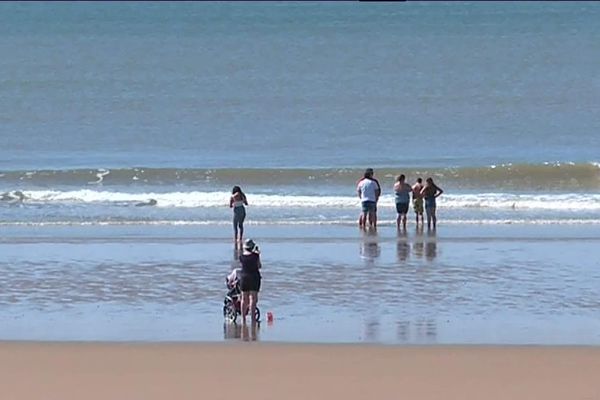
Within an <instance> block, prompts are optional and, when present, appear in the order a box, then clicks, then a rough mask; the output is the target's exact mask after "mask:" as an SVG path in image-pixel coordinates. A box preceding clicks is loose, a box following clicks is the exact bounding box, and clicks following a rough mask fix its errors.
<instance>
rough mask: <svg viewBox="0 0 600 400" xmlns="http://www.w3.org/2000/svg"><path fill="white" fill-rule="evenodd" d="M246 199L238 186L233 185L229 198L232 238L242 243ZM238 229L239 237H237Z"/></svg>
mask: <svg viewBox="0 0 600 400" xmlns="http://www.w3.org/2000/svg"><path fill="white" fill-rule="evenodd" d="M247 205H248V200H247V199H246V195H245V194H244V192H242V189H241V188H240V187H239V186H234V187H233V190H232V191H231V197H230V198H229V208H233V235H234V236H233V240H234V241H235V243H236V244H238V243H239V244H240V245H241V244H242V239H243V237H244V220H245V219H246V207H244V206H247ZM238 231H239V237H238Z"/></svg>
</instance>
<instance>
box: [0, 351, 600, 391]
mask: <svg viewBox="0 0 600 400" xmlns="http://www.w3.org/2000/svg"><path fill="white" fill-rule="evenodd" d="M0 360H1V362H0V398H2V399H6V400H12V399H36V400H37V399H45V400H52V399H57V400H59V399H60V400H69V399H78V400H84V399H87V400H92V399H103V400H117V399H127V400H134V399H144V400H151V399H180V400H183V399H228V400H230V399H233V398H238V399H250V400H254V399H256V400H259V399H260V400H263V399H278V400H284V399H350V400H352V399H357V400H358V399H361V400H362V399H401V398H402V399H404V398H406V399H420V400H427V399H461V400H464V399H478V400H491V399H512V400H514V399H544V400H549V399H561V400H564V399H569V400H573V399H600V347H480V346H471V347H469V346H466V347H438V346H431V347H397V346H370V345H305V344H293V345H292V344H289V345H288V344H265V343H242V342H240V343H233V344H232V343H221V344H218V343H217V344H115V343H107V344H103V343H94V344H85V343H22V342H4V343H0Z"/></svg>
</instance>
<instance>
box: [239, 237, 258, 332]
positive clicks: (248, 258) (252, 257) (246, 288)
mask: <svg viewBox="0 0 600 400" xmlns="http://www.w3.org/2000/svg"><path fill="white" fill-rule="evenodd" d="M240 264H241V265H242V271H241V273H240V290H241V291H242V302H241V311H242V322H243V323H244V324H246V314H248V311H250V319H251V321H252V323H253V324H255V323H256V322H257V321H256V304H257V303H258V292H259V291H260V281H261V279H262V278H261V275H260V268H261V267H262V264H261V262H260V250H259V249H258V246H257V245H256V243H254V240H252V239H246V241H245V242H244V250H243V252H242V255H241V256H240Z"/></svg>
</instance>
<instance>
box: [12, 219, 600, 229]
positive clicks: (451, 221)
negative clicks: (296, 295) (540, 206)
mask: <svg viewBox="0 0 600 400" xmlns="http://www.w3.org/2000/svg"><path fill="white" fill-rule="evenodd" d="M395 224H396V221H395V220H380V221H378V225H379V226H395ZM599 224H600V219H579V218H573V219H522V218H521V219H472V220H471V219H469V220H465V219H445V220H444V221H443V225H542V226H543V225H599ZM138 225H139V226H229V225H231V222H230V221H223V220H212V221H206V220H201V221H189V220H153V221H141V220H121V221H117V220H110V221H104V220H102V221H101V220H98V221H68V220H65V221H43V222H40V221H4V222H0V226H5V227H9V226H40V227H41V226H138ZM246 225H251V226H288V225H289V226H321V225H322V226H326V225H337V226H352V227H354V226H356V221H354V220H352V221H347V220H327V221H321V220H319V221H315V220H293V221H292V220H270V221H248V222H246Z"/></svg>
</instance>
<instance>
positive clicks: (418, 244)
mask: <svg viewBox="0 0 600 400" xmlns="http://www.w3.org/2000/svg"><path fill="white" fill-rule="evenodd" d="M423 249H424V244H423V230H419V229H417V234H416V236H415V242H414V244H413V252H414V253H415V256H416V257H417V258H421V257H423V253H424V252H423Z"/></svg>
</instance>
